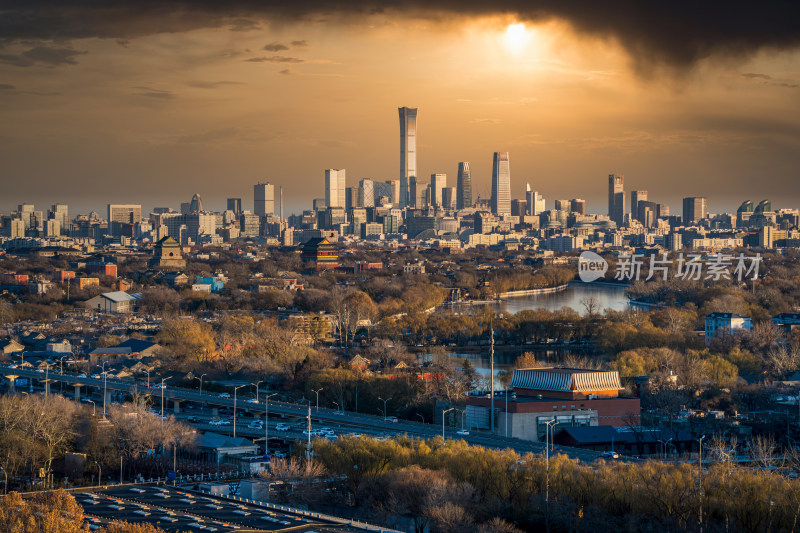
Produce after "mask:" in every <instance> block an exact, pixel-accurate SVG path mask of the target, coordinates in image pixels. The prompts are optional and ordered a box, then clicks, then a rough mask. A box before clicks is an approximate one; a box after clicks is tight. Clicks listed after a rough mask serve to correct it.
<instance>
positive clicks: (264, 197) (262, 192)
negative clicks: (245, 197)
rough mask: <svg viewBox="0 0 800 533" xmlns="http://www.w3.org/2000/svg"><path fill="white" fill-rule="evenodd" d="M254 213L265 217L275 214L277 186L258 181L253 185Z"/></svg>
mask: <svg viewBox="0 0 800 533" xmlns="http://www.w3.org/2000/svg"><path fill="white" fill-rule="evenodd" d="M253 213H254V214H256V215H258V216H260V217H263V216H266V215H273V214H275V186H274V185H272V184H271V183H258V184H256V185H254V186H253Z"/></svg>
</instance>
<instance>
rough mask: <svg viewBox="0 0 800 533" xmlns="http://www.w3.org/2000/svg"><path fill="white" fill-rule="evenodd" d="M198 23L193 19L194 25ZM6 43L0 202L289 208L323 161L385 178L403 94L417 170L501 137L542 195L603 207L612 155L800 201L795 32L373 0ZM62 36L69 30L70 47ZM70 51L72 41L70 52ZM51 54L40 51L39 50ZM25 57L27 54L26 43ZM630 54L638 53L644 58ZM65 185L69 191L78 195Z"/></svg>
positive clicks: (650, 186) (660, 179) (670, 180)
mask: <svg viewBox="0 0 800 533" xmlns="http://www.w3.org/2000/svg"><path fill="white" fill-rule="evenodd" d="M201 26H202V25H201ZM48 46H50V47H53V48H58V47H61V48H62V49H66V50H68V52H65V53H62V55H60V56H58V57H56V58H53V57H51V56H48V55H46V54H39V55H37V52H30V53H27V54H26V53H25V51H26V50H28V51H30V50H31V49H32V48H35V47H34V45H32V44H31V43H30V42H25V41H23V40H18V41H15V42H8V43H6V44H5V45H4V48H2V49H0V58H2V60H0V113H2V117H3V120H2V121H0V176H2V178H1V179H2V183H3V194H2V202H0V210H2V211H3V212H8V211H9V210H11V209H12V208H14V207H15V206H16V204H18V203H22V202H36V203H37V204H41V206H40V207H46V205H49V204H51V203H55V202H67V203H69V204H70V206H71V211H72V213H77V212H78V211H87V210H88V209H91V208H93V209H97V210H101V209H102V208H103V206H104V205H105V204H106V203H109V202H111V203H116V202H125V203H127V202H137V203H142V204H144V205H145V206H146V207H152V206H160V205H168V206H172V207H175V208H177V207H178V206H179V202H180V201H188V200H189V199H190V198H191V196H192V194H193V193H195V192H197V193H200V194H201V196H202V197H203V199H204V202H205V205H206V206H207V207H209V208H214V209H222V208H224V202H225V198H226V197H242V198H243V200H244V204H245V206H246V207H248V208H252V185H253V184H254V183H255V182H257V181H261V180H269V181H271V182H272V183H275V184H276V185H282V186H283V187H284V194H285V203H286V206H287V211H289V212H291V211H294V212H298V211H299V210H301V209H302V208H310V204H311V200H312V199H313V198H315V197H321V196H323V191H322V186H323V170H324V169H325V168H331V167H332V168H346V169H347V181H348V186H355V185H356V184H357V181H358V180H359V179H362V178H373V179H378V180H385V179H397V175H398V173H399V154H398V150H399V139H398V137H399V133H398V131H399V130H398V118H397V107H398V106H403V105H406V106H410V107H418V108H419V118H418V169H419V173H420V175H421V176H423V177H426V176H429V175H430V174H431V173H434V172H444V173H447V175H448V180H449V182H452V183H449V184H450V185H451V186H454V185H455V176H456V168H457V163H458V162H459V161H470V163H471V166H472V169H473V190H474V191H475V192H476V193H479V194H480V195H481V197H488V195H489V191H490V178H491V160H492V152H493V151H508V152H510V157H511V175H512V193H513V195H514V196H516V197H522V196H523V194H524V193H523V191H524V189H525V183H526V182H529V183H530V184H531V186H532V187H533V188H534V189H536V190H539V191H541V192H542V193H543V194H544V196H545V198H546V199H547V205H548V208H549V207H550V206H552V201H553V200H555V199H558V198H574V197H581V198H585V199H587V200H588V204H589V205H588V207H589V211H591V212H598V213H604V212H605V209H606V205H605V201H606V200H605V198H606V196H605V195H606V187H607V185H606V183H607V182H606V176H607V175H608V174H609V173H611V172H617V173H623V174H625V176H626V191H629V190H632V189H646V190H649V191H650V198H651V199H652V200H655V201H659V202H664V203H669V204H671V206H672V208H673V210H675V212H678V211H679V209H680V204H679V200H680V198H681V197H683V196H708V197H709V199H710V200H709V210H710V211H711V212H721V211H725V210H727V211H731V210H733V209H735V207H736V205H738V204H739V203H740V202H741V201H743V200H745V199H753V200H760V199H762V198H771V199H772V201H773V206H775V207H777V208H780V207H800V149H799V148H800V54H799V53H798V51H797V50H795V49H793V48H791V47H790V48H788V49H782V50H766V49H759V50H754V51H753V52H752V53H748V54H743V55H741V56H736V57H733V58H730V57H728V58H726V57H722V58H717V57H710V58H707V59H701V60H700V61H698V62H696V63H694V64H693V65H691V66H690V67H689V68H681V69H671V68H670V67H669V66H664V65H655V66H654V67H653V68H652V69H644V70H643V69H642V68H641V66H642V64H643V63H642V62H644V64H646V58H645V59H644V60H643V59H642V58H641V57H640V58H638V63H636V61H634V60H633V59H632V54H631V51H630V50H629V49H627V48H624V47H623V46H622V45H621V44H620V43H619V40H618V39H615V38H614V37H613V36H598V35H594V34H584V33H581V32H580V31H578V30H575V29H574V28H573V26H572V25H570V24H569V23H568V22H565V21H562V20H559V19H549V20H546V21H541V22H531V21H527V22H524V23H523V22H521V21H520V20H518V19H517V18H516V17H514V16H513V15H505V14H503V15H501V14H497V15H480V16H474V17H463V18H459V19H457V20H454V21H450V22H446V23H445V22H442V21H441V20H438V19H435V18H431V17H410V16H409V17H404V16H399V15H397V14H394V15H392V14H378V15H373V16H369V17H365V18H359V19H358V21H355V22H352V23H347V22H342V21H341V20H328V21H326V20H321V19H320V20H314V21H309V20H298V21H283V22H281V23H275V24H265V23H260V24H253V25H246V24H245V25H241V26H237V25H231V24H223V25H219V26H218V27H197V28H192V29H187V30H185V31H169V32H159V31H153V32H144V34H141V35H134V36H132V37H130V38H125V39H119V40H118V39H114V38H109V37H107V36H105V37H103V38H99V37H86V38H75V39H70V40H69V43H68V44H63V43H58V42H56V41H50V42H49V43H48ZM62 51H63V50H62ZM69 51H71V52H75V53H71V52H69ZM40 56H41V58H40ZM25 63H27V64H25ZM634 64H636V68H634V66H633V65H634ZM73 206H74V207H73Z"/></svg>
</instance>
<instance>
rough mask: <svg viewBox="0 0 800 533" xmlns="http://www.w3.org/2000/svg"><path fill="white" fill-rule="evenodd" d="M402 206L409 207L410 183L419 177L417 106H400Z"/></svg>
mask: <svg viewBox="0 0 800 533" xmlns="http://www.w3.org/2000/svg"><path fill="white" fill-rule="evenodd" d="M398 111H399V113H400V207H401V208H402V207H407V206H409V205H411V204H412V203H413V202H412V201H410V200H409V188H408V184H409V181H410V179H411V178H412V177H414V178H416V177H417V108H416V107H400V108H398Z"/></svg>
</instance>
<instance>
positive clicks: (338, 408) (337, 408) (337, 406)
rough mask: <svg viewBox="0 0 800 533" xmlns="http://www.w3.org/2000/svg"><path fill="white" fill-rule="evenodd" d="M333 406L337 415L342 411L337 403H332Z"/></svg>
mask: <svg viewBox="0 0 800 533" xmlns="http://www.w3.org/2000/svg"><path fill="white" fill-rule="evenodd" d="M333 405H335V406H336V411H337V412H339V413H341V412H343V411H342V408H341V407H339V402H333Z"/></svg>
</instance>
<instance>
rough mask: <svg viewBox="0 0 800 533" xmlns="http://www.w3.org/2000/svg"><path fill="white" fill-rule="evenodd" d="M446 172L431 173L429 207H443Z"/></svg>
mask: <svg viewBox="0 0 800 533" xmlns="http://www.w3.org/2000/svg"><path fill="white" fill-rule="evenodd" d="M446 187H447V174H431V207H444V198H443V196H444V189H445V188H446Z"/></svg>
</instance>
